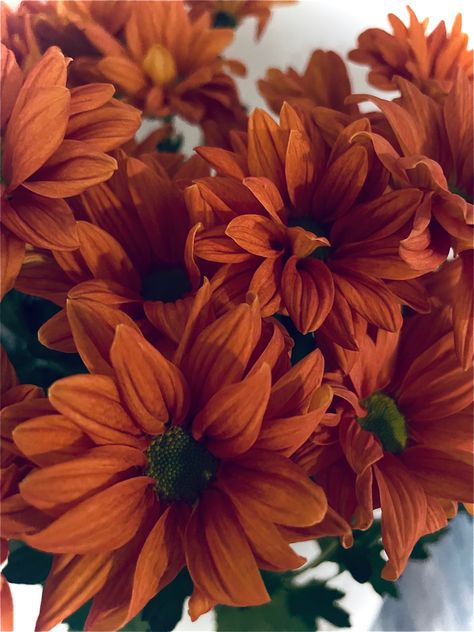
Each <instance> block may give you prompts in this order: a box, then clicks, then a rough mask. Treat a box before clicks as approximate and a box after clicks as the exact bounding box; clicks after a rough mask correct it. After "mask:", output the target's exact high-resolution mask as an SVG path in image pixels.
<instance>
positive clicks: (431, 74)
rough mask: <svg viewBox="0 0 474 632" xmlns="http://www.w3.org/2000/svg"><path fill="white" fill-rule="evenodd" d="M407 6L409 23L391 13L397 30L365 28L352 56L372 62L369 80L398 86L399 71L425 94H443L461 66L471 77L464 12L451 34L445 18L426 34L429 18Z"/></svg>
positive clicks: (382, 85) (387, 86)
mask: <svg viewBox="0 0 474 632" xmlns="http://www.w3.org/2000/svg"><path fill="white" fill-rule="evenodd" d="M407 8H408V12H409V14H410V25H409V26H408V27H407V26H405V25H404V24H403V22H402V21H401V20H400V19H399V18H398V17H397V16H396V15H393V13H390V14H389V16H388V19H389V21H390V24H391V26H392V31H393V34H390V33H387V32H386V31H383V30H382V29H378V28H375V29H374V28H372V29H368V30H367V31H364V32H363V33H362V34H361V35H359V38H358V47H357V48H356V49H355V50H353V51H351V52H350V53H349V59H351V60H352V61H355V62H359V63H362V64H368V65H369V66H370V68H371V71H370V73H369V81H370V83H372V84H373V85H374V86H375V87H376V88H380V89H381V90H396V89H397V88H398V85H397V84H396V82H394V77H395V76H396V75H399V76H401V77H404V78H405V79H407V80H409V81H411V82H412V83H413V84H414V85H416V86H417V87H418V88H420V90H421V91H422V92H424V93H425V94H430V95H432V96H434V97H441V98H442V95H443V94H445V93H447V92H448V91H449V89H450V88H451V86H452V81H453V80H454V78H455V77H456V73H457V71H458V69H463V70H464V71H465V73H466V74H467V76H468V77H470V78H472V74H473V65H472V51H469V50H467V42H468V37H467V35H466V34H465V33H463V32H462V30H461V29H462V18H461V14H458V15H457V16H456V19H455V20H454V23H453V26H452V29H451V33H450V34H448V33H447V32H446V25H445V23H444V21H441V22H440V23H439V24H438V25H437V26H436V28H435V29H434V30H433V31H432V32H431V33H430V35H426V28H427V26H428V18H426V19H425V20H423V22H420V21H419V20H418V18H417V17H416V15H415V13H414V12H413V11H412V9H411V8H410V7H407Z"/></svg>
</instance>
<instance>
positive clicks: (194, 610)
mask: <svg viewBox="0 0 474 632" xmlns="http://www.w3.org/2000/svg"><path fill="white" fill-rule="evenodd" d="M215 605H216V602H215V601H214V600H213V599H210V598H209V597H208V596H207V595H206V594H205V593H204V592H203V591H202V590H200V589H199V588H196V587H194V590H193V594H192V595H191V597H190V598H189V604H188V614H189V617H190V619H191V621H196V620H197V619H199V617H200V616H201V615H202V614H205V613H206V612H209V610H211V609H212V608H214V606H215Z"/></svg>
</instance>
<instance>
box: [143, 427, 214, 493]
mask: <svg viewBox="0 0 474 632" xmlns="http://www.w3.org/2000/svg"><path fill="white" fill-rule="evenodd" d="M146 456H147V458H148V469H147V472H146V474H147V476H150V477H151V478H154V479H155V481H156V483H155V491H156V493H157V494H158V496H159V497H160V499H161V500H163V501H165V502H174V501H177V500H183V501H185V502H188V503H193V502H194V501H195V500H196V499H197V498H198V497H199V495H200V494H201V492H202V491H204V489H206V487H207V486H208V485H209V483H210V482H211V481H212V480H213V479H214V476H215V474H216V470H217V465H218V460H217V459H216V457H215V456H214V455H213V454H211V453H210V452H209V451H208V450H207V449H206V448H205V447H204V445H203V444H202V443H199V442H198V441H195V440H194V439H193V437H192V436H191V435H190V434H189V433H187V432H186V430H183V428H181V427H180V426H172V427H171V428H170V429H169V430H167V431H166V432H165V433H164V434H162V435H160V436H158V437H155V438H154V439H153V441H152V442H151V443H150V445H149V446H148V449H147V451H146Z"/></svg>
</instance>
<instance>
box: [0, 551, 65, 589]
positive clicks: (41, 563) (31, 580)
mask: <svg viewBox="0 0 474 632" xmlns="http://www.w3.org/2000/svg"><path fill="white" fill-rule="evenodd" d="M52 563H53V556H52V555H50V554H49V553H43V552H42V551H37V550H36V549H32V548H30V547H29V546H26V545H23V546H20V547H17V546H16V545H15V549H14V550H12V548H10V554H9V555H8V563H7V565H6V567H5V568H4V569H3V574H4V575H5V577H6V578H7V580H8V581H9V582H10V583H11V584H42V583H43V582H44V581H45V580H46V577H47V576H48V573H49V571H50V569H51V564H52Z"/></svg>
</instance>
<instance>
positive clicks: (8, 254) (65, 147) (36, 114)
mask: <svg viewBox="0 0 474 632" xmlns="http://www.w3.org/2000/svg"><path fill="white" fill-rule="evenodd" d="M67 65H68V60H67V59H65V58H64V56H63V54H62V53H61V51H60V50H59V49H58V48H50V49H49V50H48V51H47V52H46V53H45V55H44V56H43V57H42V59H41V61H40V62H39V63H38V64H37V65H36V66H35V67H34V68H33V69H32V70H31V71H30V72H29V74H28V75H27V76H26V77H25V76H24V75H23V72H22V71H21V70H20V68H19V66H18V64H17V63H16V61H15V57H14V55H13V53H12V52H11V51H10V50H8V49H7V48H5V47H4V46H3V45H2V84H1V96H2V119H1V125H2V139H3V140H2V144H3V156H2V214H1V221H2V224H3V226H2V244H1V246H2V248H1V256H2V293H5V292H6V291H8V290H9V289H10V288H11V287H12V286H13V283H14V280H15V278H16V276H17V273H18V270H19V268H20V266H21V263H22V261H23V256H24V244H25V242H26V243H29V244H32V245H34V246H36V247H38V248H47V249H51V250H73V249H74V248H77V246H78V241H77V235H76V226H75V221H74V216H73V214H72V211H71V209H70V208H69V206H68V204H67V203H66V202H65V201H64V198H65V197H70V196H73V195H77V194H79V193H81V192H82V191H84V190H85V189H87V188H88V187H90V186H93V185H94V184H97V183H99V182H103V181H104V180H107V179H108V178H110V176H111V175H112V173H113V172H114V170H115V169H116V168H117V163H116V161H115V160H114V159H113V158H111V157H110V156H108V155H107V154H105V153H104V152H105V151H109V150H111V149H113V148H115V147H118V146H119V145H121V144H122V143H124V142H125V141H126V140H128V139H129V138H130V137H131V136H133V134H134V133H135V131H136V129H137V128H138V126H139V125H140V114H139V112H138V111H137V110H135V109H134V108H132V107H130V106H127V105H124V104H121V103H119V102H118V101H115V99H112V98H111V97H112V95H113V93H114V88H113V86H110V85H106V84H90V85H86V86H82V87H81V88H75V89H72V90H69V89H68V88H66V70H67Z"/></svg>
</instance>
